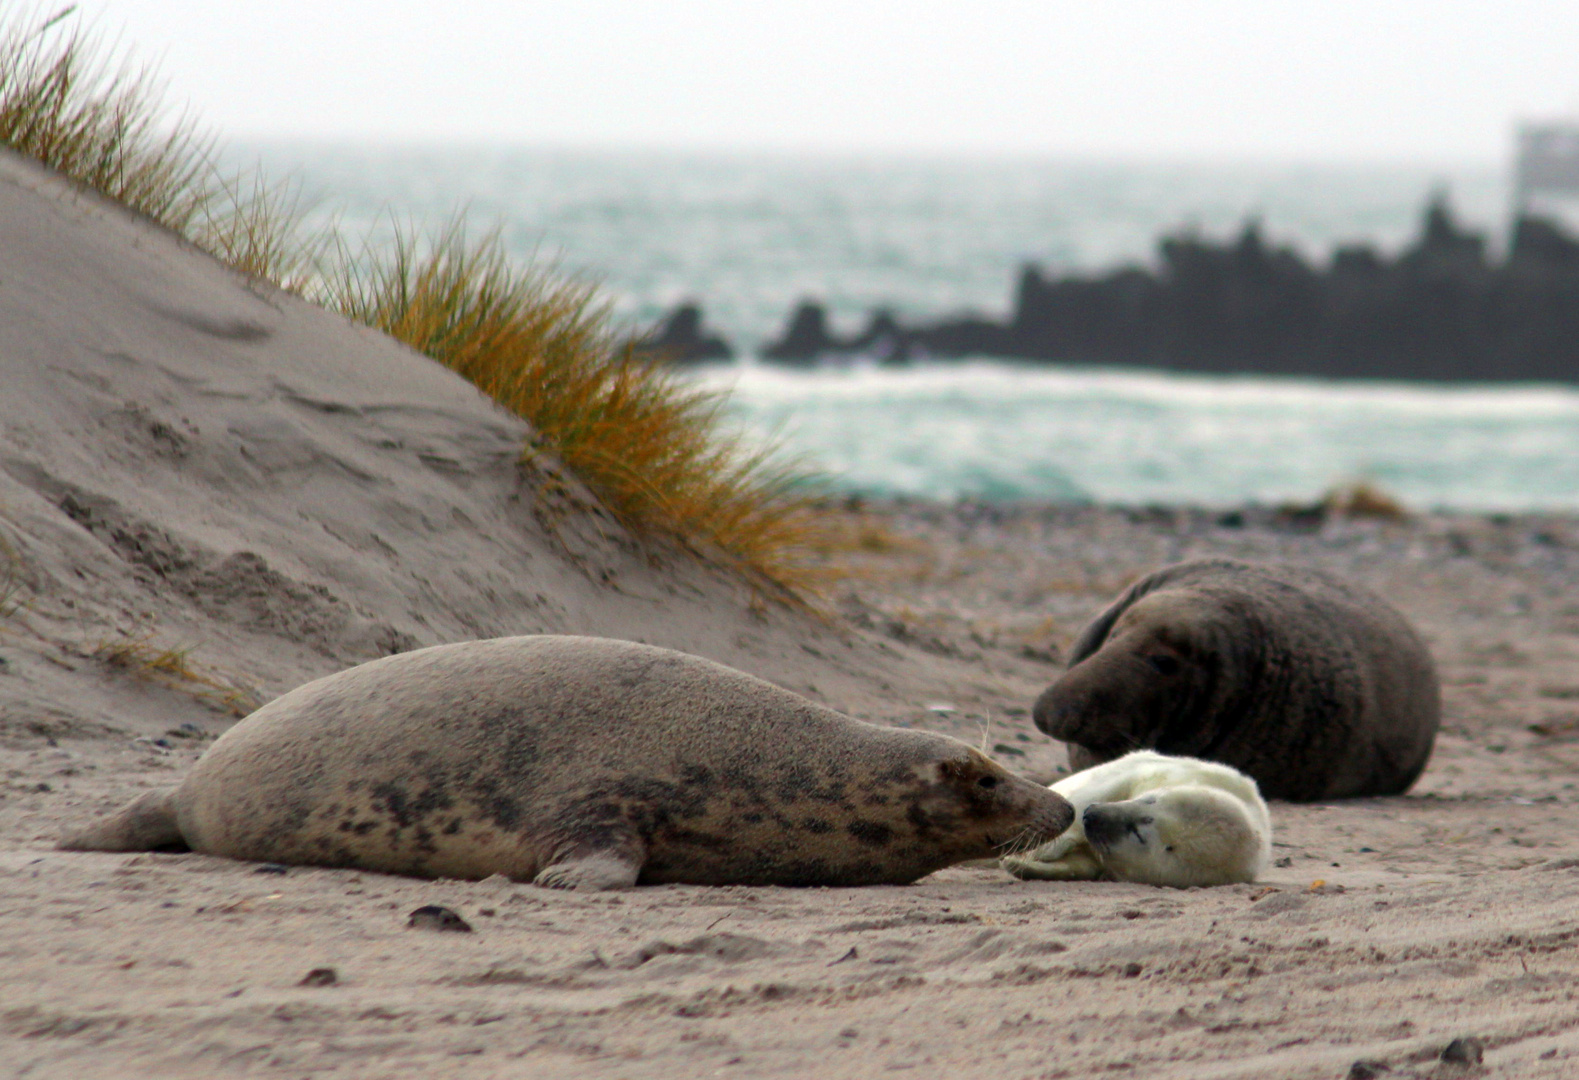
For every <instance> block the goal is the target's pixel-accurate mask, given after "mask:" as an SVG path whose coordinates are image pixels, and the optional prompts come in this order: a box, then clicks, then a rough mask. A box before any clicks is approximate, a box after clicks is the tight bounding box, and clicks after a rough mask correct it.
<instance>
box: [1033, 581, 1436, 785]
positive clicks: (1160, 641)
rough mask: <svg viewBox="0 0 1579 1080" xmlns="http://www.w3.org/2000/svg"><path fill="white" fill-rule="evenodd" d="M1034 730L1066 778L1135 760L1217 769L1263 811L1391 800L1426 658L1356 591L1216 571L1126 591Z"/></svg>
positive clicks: (1430, 728)
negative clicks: (1054, 744) (1129, 756)
mask: <svg viewBox="0 0 1579 1080" xmlns="http://www.w3.org/2000/svg"><path fill="white" fill-rule="evenodd" d="M1069 665H1070V666H1069V669H1068V670H1067V671H1066V672H1064V674H1063V675H1062V676H1061V677H1060V678H1059V679H1058V681H1056V682H1054V683H1053V685H1052V686H1050V687H1048V688H1047V690H1046V691H1045V692H1044V693H1043V694H1042V696H1041V697H1039V698H1038V699H1037V701H1036V706H1035V708H1034V710H1033V713H1032V715H1033V717H1034V719H1035V721H1036V726H1037V727H1039V728H1041V729H1042V730H1043V731H1045V732H1047V734H1049V735H1051V736H1053V738H1055V739H1062V740H1063V741H1064V742H1067V743H1070V744H1072V745H1071V746H1070V752H1069V758H1070V763H1071V765H1072V766H1073V767H1074V768H1076V769H1084V768H1089V767H1090V766H1092V765H1096V764H1099V763H1101V762H1104V761H1110V760H1112V759H1114V758H1116V757H1118V756H1119V755H1121V754H1124V753H1127V752H1128V751H1131V750H1136V749H1141V748H1147V749H1155V750H1158V751H1161V752H1162V753H1164V754H1173V755H1179V756H1185V757H1195V758H1203V759H1206V760H1209V761H1220V762H1223V763H1224V764H1227V765H1232V766H1233V767H1234V768H1236V769H1239V770H1241V771H1243V772H1245V773H1248V774H1249V775H1250V776H1251V777H1252V778H1254V779H1255V781H1256V783H1257V784H1259V785H1260V788H1261V793H1262V794H1263V795H1264V796H1266V797H1268V798H1273V799H1291V800H1304V801H1309V800H1314V799H1335V798H1346V797H1351V796H1359V795H1395V794H1398V793H1399V792H1402V791H1404V790H1406V789H1407V788H1408V787H1409V785H1410V784H1412V783H1414V781H1415V779H1416V778H1417V777H1418V776H1419V775H1420V772H1421V770H1422V769H1424V768H1425V763H1426V759H1427V758H1429V757H1430V755H1431V746H1432V743H1433V742H1434V741H1435V738H1436V730H1437V724H1438V721H1439V718H1440V713H1441V692H1440V689H1439V687H1438V684H1437V676H1436V669H1435V667H1434V665H1433V664H1432V662H1431V654H1430V652H1429V651H1428V650H1427V648H1426V646H1425V643H1424V642H1423V641H1421V640H1420V637H1419V635H1417V634H1416V633H1415V632H1414V630H1413V629H1412V628H1411V627H1410V626H1409V624H1408V622H1406V621H1405V620H1404V618H1403V616H1402V615H1400V614H1399V613H1398V612H1397V611H1396V610H1394V609H1393V608H1392V607H1391V606H1389V605H1388V604H1387V603H1386V602H1385V601H1384V600H1382V599H1381V598H1380V597H1378V596H1376V595H1375V594H1374V593H1371V592H1369V591H1367V590H1365V589H1362V588H1359V587H1357V586H1354V585H1351V584H1348V583H1346V582H1344V581H1341V580H1340V579H1338V578H1336V577H1333V576H1332V575H1330V574H1326V573H1323V572H1321V571H1319V570H1312V569H1308V568H1302V567H1296V566H1285V565H1262V564H1257V563H1248V562H1237V561H1233V560H1229V559H1208V560H1203V561H1199V562H1187V563H1180V564H1178V565H1176V566H1170V567H1167V568H1166V569H1163V570H1159V571H1157V572H1156V573H1153V574H1149V575H1147V576H1146V577H1144V578H1141V579H1140V580H1139V581H1137V582H1135V583H1134V584H1133V585H1131V586H1130V587H1129V588H1128V589H1126V590H1124V592H1123V594H1122V595H1121V596H1119V598H1118V599H1117V600H1116V601H1114V602H1113V604H1112V606H1111V607H1109V608H1108V609H1107V610H1106V611H1104V612H1103V613H1102V614H1101V615H1099V616H1097V618H1096V620H1095V621H1094V622H1092V623H1091V625H1090V626H1087V627H1086V628H1085V630H1084V631H1082V632H1081V634H1080V637H1079V638H1078V639H1077V640H1076V642H1075V644H1074V647H1073V649H1072V651H1071V653H1070V658H1069Z"/></svg>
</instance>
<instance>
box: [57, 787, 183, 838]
mask: <svg viewBox="0 0 1579 1080" xmlns="http://www.w3.org/2000/svg"><path fill="white" fill-rule="evenodd" d="M170 848H173V849H175V850H178V851H185V850H186V849H187V846H186V838H185V837H183V836H182V835H181V829H180V826H178V825H177V824H176V820H175V789H174V788H172V789H170V790H168V791H151V792H149V793H148V794H147V795H143V796H141V797H140V798H137V799H134V800H132V801H131V802H130V803H128V804H127V805H126V806H125V807H124V808H123V809H122V810H121V811H120V813H118V814H116V815H115V816H114V817H112V818H109V819H108V820H106V821H100V822H98V823H97V824H94V825H89V826H88V827H87V828H86V829H83V830H81V831H80V832H75V833H72V834H71V835H69V836H67V837H65V838H64V839H63V840H61V842H60V849H61V850H62V851H157V850H160V849H170Z"/></svg>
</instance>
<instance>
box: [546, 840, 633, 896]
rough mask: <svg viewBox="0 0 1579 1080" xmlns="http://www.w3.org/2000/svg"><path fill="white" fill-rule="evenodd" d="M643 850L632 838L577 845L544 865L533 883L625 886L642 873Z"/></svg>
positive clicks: (560, 886)
mask: <svg viewBox="0 0 1579 1080" xmlns="http://www.w3.org/2000/svg"><path fill="white" fill-rule="evenodd" d="M645 854H646V853H645V852H644V851H643V845H642V844H641V843H640V842H639V841H637V840H636V839H634V838H632V839H631V840H629V841H627V842H624V843H615V844H606V845H602V846H599V847H592V846H590V845H586V844H581V845H576V846H573V847H571V848H569V849H568V850H567V851H565V852H564V853H562V854H561V855H559V856H557V857H556V858H555V860H554V862H553V863H551V864H550V865H548V866H546V867H544V868H543V869H542V870H541V871H540V872H539V873H538V875H537V877H535V878H533V879H532V883H533V884H534V885H541V886H543V887H544V888H545V889H628V888H630V887H631V886H633V885H635V884H636V878H637V877H639V876H640V874H641V866H642V862H643V861H644V856H645Z"/></svg>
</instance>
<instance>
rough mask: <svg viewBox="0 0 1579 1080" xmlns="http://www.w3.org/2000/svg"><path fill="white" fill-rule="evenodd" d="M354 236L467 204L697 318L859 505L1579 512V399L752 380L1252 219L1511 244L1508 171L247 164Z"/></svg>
mask: <svg viewBox="0 0 1579 1080" xmlns="http://www.w3.org/2000/svg"><path fill="white" fill-rule="evenodd" d="M237 153H238V156H242V157H247V158H255V159H261V161H262V162H263V164H264V166H265V168H266V170H267V171H268V172H269V173H270V174H271V175H275V176H278V175H282V174H289V175H291V176H293V177H295V178H296V179H297V180H298V181H299V183H300V184H301V186H302V188H303V190H304V191H305V193H306V194H307V196H308V198H309V200H311V201H312V202H313V204H314V206H315V209H314V214H315V215H317V216H319V217H324V218H327V217H330V216H332V217H334V218H336V219H337V220H338V221H339V223H340V225H341V227H342V228H343V229H344V230H345V231H346V232H347V233H348V234H349V235H351V236H359V235H373V236H376V235H379V234H381V233H387V231H388V229H389V227H390V224H391V222H392V221H399V222H401V223H403V224H404V223H413V224H416V225H418V226H422V227H434V226H438V225H441V224H442V223H444V222H446V221H448V220H450V219H451V218H452V217H453V216H454V215H455V214H456V213H457V212H458V211H461V210H464V211H465V213H466V214H467V220H468V221H469V222H471V223H472V224H473V225H474V226H475V227H477V228H486V227H490V226H493V225H497V226H498V227H499V228H500V229H501V230H502V235H503V238H504V240H505V242H506V244H507V246H508V247H509V249H510V251H511V252H512V254H513V255H514V256H515V257H516V258H518V259H519V260H521V261H522V262H529V261H535V262H538V263H546V264H552V265H554V266H556V267H557V268H559V269H560V270H561V271H563V272H567V273H574V274H579V275H583V276H591V277H594V278H595V279H597V280H599V281H600V282H601V283H602V284H603V286H604V289H605V292H606V294H607V296H608V297H609V298H610V300H611V302H612V303H613V304H614V306H615V309H616V311H617V313H618V314H619V316H620V317H621V318H624V319H627V320H629V321H631V322H632V323H633V324H647V323H650V322H652V321H653V320H655V319H657V318H658V317H659V316H661V315H662V314H663V313H664V312H666V311H668V310H669V309H670V308H672V307H673V306H674V305H675V304H676V303H679V302H680V301H682V300H687V299H694V300H697V301H700V302H701V303H702V304H703V307H704V310H705V312H706V315H707V321H708V325H709V326H710V327H711V328H713V329H715V330H717V331H719V332H721V333H723V334H724V335H725V336H726V337H727V338H729V339H730V340H731V341H732V342H733V343H734V344H735V345H736V347H737V348H738V349H740V350H741V352H742V358H741V360H740V361H738V362H737V363H735V364H733V365H730V366H725V367H720V368H710V369H703V370H701V371H699V372H698V373H697V375H696V376H695V377H696V378H697V379H698V380H699V381H701V382H702V383H703V384H704V385H706V386H708V387H711V388H715V389H720V390H728V391H729V393H730V404H729V407H728V411H729V415H730V417H731V418H732V420H733V422H735V423H738V424H739V425H741V426H743V427H744V428H746V429H747V430H748V431H749V432H750V433H752V435H753V436H754V437H761V438H765V439H774V440H777V441H778V442H780V443H781V444H782V445H783V446H784V447H785V449H786V451H787V452H790V453H794V454H796V455H799V456H801V457H803V458H805V459H807V460H808V461H810V462H812V463H814V464H816V465H817V466H819V467H820V468H822V469H823V470H824V471H825V472H826V473H827V474H828V475H829V476H830V478H831V479H832V481H833V483H835V484H836V485H838V486H840V487H842V488H844V489H846V490H850V491H858V492H867V493H874V494H906V495H916V496H927V497H934V498H979V499H1022V498H1031V499H1080V500H1099V501H1104V502H1125V503H1138V502H1173V501H1187V502H1195V503H1206V504H1211V505H1229V504H1237V503H1242V502H1247V501H1281V500H1286V499H1313V498H1315V497H1317V496H1318V495H1319V494H1320V493H1321V492H1322V491H1324V490H1325V489H1326V488H1328V487H1330V486H1331V485H1333V484H1336V483H1341V482H1345V481H1348V480H1353V479H1360V478H1364V479H1369V480H1372V481H1374V482H1376V483H1379V484H1381V485H1382V486H1383V487H1385V488H1386V489H1387V490H1389V491H1391V492H1393V493H1394V494H1395V495H1397V496H1399V497H1400V498H1402V499H1403V500H1405V502H1407V503H1408V504H1410V505H1413V506H1417V507H1446V508H1459V509H1497V510H1519V509H1535V508H1554V509H1556V508H1563V509H1579V392H1576V391H1574V390H1569V389H1565V388H1560V387H1539V386H1528V387H1505V386H1499V387H1480V386H1465V387H1449V388H1443V387H1428V386H1411V385H1407V384H1401V383H1399V384H1357V383H1347V384H1345V383H1330V382H1321V381H1315V380H1297V379H1248V378H1226V379H1225V378H1216V377H1201V376H1182V375H1166V374H1155V373H1145V372H1138V371H1115V370H1110V369H1105V370H1097V369H1091V368H1087V369H1082V368H1072V367H1052V366H1022V365H1014V364H1006V363H1001V362H989V361H985V360H983V361H976V362H966V363H962V364H949V365H938V366H929V367H921V368H916V369H911V370H900V371H891V370H881V369H876V368H873V367H870V366H863V365H859V364H857V365H850V366H844V367H840V368H830V369H822V370H816V371H811V372H790V371H784V370H781V369H775V368H772V367H769V366H764V365H761V364H759V363H757V362H756V361H755V359H754V357H753V355H752V351H753V350H754V349H755V348H756V347H757V346H759V345H760V344H762V343H763V342H765V341H767V340H770V339H771V338H772V337H774V336H775V335H776V334H777V333H778V332H779V330H780V329H781V328H782V326H783V325H784V322H785V320H786V318H787V317H788V314H789V312H790V310H791V308H792V307H793V306H794V304H795V303H796V302H797V301H799V300H800V299H802V298H806V297H813V298H816V299H819V300H821V301H823V302H824V303H826V304H827V305H828V308H829V310H830V313H831V315H832V317H833V321H834V325H835V327H836V328H837V329H840V330H850V329H853V328H855V327H856V326H857V325H859V324H860V323H861V322H863V321H864V317H865V315H866V314H867V313H868V312H869V311H871V310H872V309H873V308H875V307H878V306H885V307H888V308H890V309H891V310H893V311H896V312H898V313H900V314H901V315H905V316H910V317H926V318H935V317H938V316H941V315H947V314H953V313H958V312H961V311H966V310H974V311H980V312H984V313H987V314H990V315H994V316H1001V315H1003V314H1004V313H1005V312H1006V311H1007V309H1008V305H1009V303H1010V300H1011V295H1012V290H1013V287H1014V282H1015V279H1016V276H1017V274H1018V270H1019V268H1020V266H1021V265H1023V264H1024V263H1026V262H1035V263H1037V264H1039V265H1041V266H1043V267H1044V268H1047V269H1052V270H1058V271H1075V270H1078V271H1090V270H1098V269H1104V268H1107V267H1111V266H1114V265H1118V264H1122V263H1145V262H1148V261H1150V260H1151V259H1152V257H1153V252H1154V250H1155V246H1156V242H1157V240H1158V238H1159V237H1160V236H1161V235H1163V234H1164V233H1167V232H1170V231H1178V230H1183V229H1190V230H1195V231H1197V232H1199V233H1201V234H1204V235H1207V236H1212V237H1225V236H1229V235H1232V234H1233V233H1235V232H1236V231H1237V230H1238V229H1239V228H1241V227H1242V225H1243V223H1244V222H1245V221H1246V220H1247V219H1249V218H1252V217H1253V218H1256V219H1258V220H1259V221H1260V223H1261V225H1262V229H1263V231H1264V233H1265V234H1266V235H1267V236H1268V237H1269V238H1270V239H1271V240H1272V241H1274V242H1279V243H1286V244H1289V245H1291V246H1294V247H1296V248H1297V249H1299V250H1300V251H1301V252H1302V253H1304V254H1305V255H1306V256H1307V257H1309V258H1312V259H1322V258H1325V257H1326V256H1327V255H1328V254H1329V253H1330V251H1331V250H1332V248H1333V247H1334V246H1335V245H1337V244H1339V243H1352V242H1356V241H1365V242H1370V243H1372V244H1374V245H1376V246H1377V247H1378V248H1381V249H1383V250H1389V251H1391V250H1397V249H1398V248H1400V247H1401V246H1403V245H1405V244H1406V243H1408V242H1409V240H1410V239H1411V238H1412V237H1413V236H1414V235H1415V233H1416V229H1417V226H1418V222H1419V218H1420V215H1421V212H1422V210H1423V208H1424V206H1425V203H1426V201H1427V199H1428V198H1429V197H1430V196H1431V194H1432V193H1433V192H1437V191H1445V192H1446V193H1447V194H1448V196H1449V198H1450V200H1451V203H1452V205H1453V207H1454V208H1455V210H1456V212H1457V213H1458V214H1459V216H1460V218H1461V219H1462V220H1463V221H1465V222H1466V223H1468V224H1470V225H1471V226H1474V227H1477V228H1481V229H1484V230H1485V231H1486V232H1487V234H1488V236H1489V238H1490V241H1491V244H1492V247H1493V249H1494V250H1495V249H1496V248H1498V247H1499V246H1500V244H1501V243H1502V242H1503V240H1504V238H1505V232H1506V224H1507V220H1506V219H1507V205H1508V191H1507V179H1506V175H1505V174H1504V173H1503V172H1501V171H1499V170H1496V169H1490V168H1481V169H1475V168H1426V167H1420V168H1410V167H1400V166H1390V167H1382V166H1292V165H1291V166H1272V165H1200V164H1101V163H1089V162H1059V161H1033V160H1002V161H989V160H942V159H927V158H899V157H890V158H856V157H844V158H793V157H782V156H765V155H759V156H735V155H726V154H680V153H658V152H636V151H632V152H623V153H614V152H591V151H569V150H563V151H552V150H531V149H509V148H485V147H469V148H468V147H447V148H438V147H355V146H336V147H328V146H317V145H309V144H269V145H259V146H250V147H242V148H239V150H238V151H237Z"/></svg>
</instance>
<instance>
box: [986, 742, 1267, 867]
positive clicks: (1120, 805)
mask: <svg viewBox="0 0 1579 1080" xmlns="http://www.w3.org/2000/svg"><path fill="white" fill-rule="evenodd" d="M1052 790H1054V791H1056V792H1058V794H1060V795H1062V796H1063V797H1064V798H1066V799H1068V800H1069V803H1070V805H1071V806H1073V807H1074V809H1075V820H1074V822H1073V824H1071V825H1070V826H1069V828H1068V829H1066V830H1065V831H1064V833H1063V835H1061V836H1059V837H1058V838H1057V839H1056V840H1053V841H1051V842H1050V843H1047V844H1043V845H1042V846H1041V847H1040V848H1038V849H1036V850H1035V851H1032V852H1029V853H1028V854H1025V855H1011V856H1008V857H1005V858H1004V860H1003V867H1004V869H1006V870H1008V871H1009V873H1011V874H1013V875H1014V876H1015V877H1020V878H1046V879H1050V880H1054V881H1091V880H1096V879H1099V878H1111V879H1113V880H1116V881H1135V882H1140V883H1142V884H1146V885H1171V886H1173V887H1175V888H1181V889H1182V888H1188V887H1189V886H1192V885H1229V884H1232V883H1234V882H1241V881H1254V880H1255V879H1256V877H1257V876H1258V875H1259V874H1260V873H1261V872H1262V870H1264V869H1265V868H1266V865H1267V862H1268V860H1269V859H1270V858H1271V854H1272V819H1271V816H1270V815H1269V814H1268V813H1267V808H1266V802H1265V801H1264V800H1263V799H1262V798H1261V792H1260V791H1258V790H1257V789H1256V782H1255V781H1254V780H1252V779H1250V777H1248V776H1246V775H1244V774H1243V773H1241V772H1239V771H1238V770H1236V769H1232V768H1229V767H1228V766H1227V765H1220V764H1218V763H1217V762H1215V761H1200V760H1197V759H1195V758H1185V757H1168V756H1166V755H1164V754H1158V753H1156V752H1154V751H1151V750H1137V751H1135V752H1134V753H1132V754H1125V755H1124V756H1123V757H1121V758H1119V759H1118V760H1116V761H1109V762H1107V763H1106V764H1103V765H1097V766H1095V767H1093V768H1090V769H1086V770H1084V771H1082V772H1077V773H1075V774H1074V775H1073V776H1070V777H1066V778H1065V779H1063V780H1060V781H1058V783H1056V784H1054V785H1053V786H1052Z"/></svg>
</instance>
